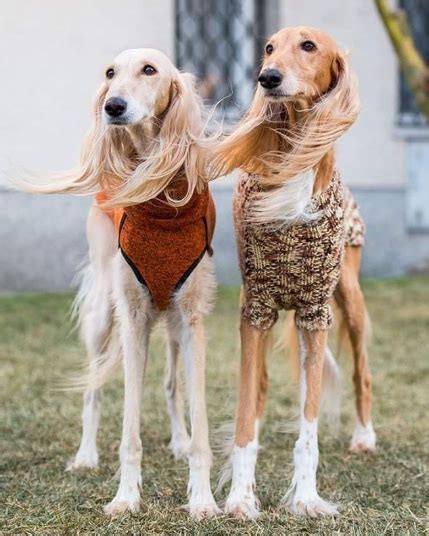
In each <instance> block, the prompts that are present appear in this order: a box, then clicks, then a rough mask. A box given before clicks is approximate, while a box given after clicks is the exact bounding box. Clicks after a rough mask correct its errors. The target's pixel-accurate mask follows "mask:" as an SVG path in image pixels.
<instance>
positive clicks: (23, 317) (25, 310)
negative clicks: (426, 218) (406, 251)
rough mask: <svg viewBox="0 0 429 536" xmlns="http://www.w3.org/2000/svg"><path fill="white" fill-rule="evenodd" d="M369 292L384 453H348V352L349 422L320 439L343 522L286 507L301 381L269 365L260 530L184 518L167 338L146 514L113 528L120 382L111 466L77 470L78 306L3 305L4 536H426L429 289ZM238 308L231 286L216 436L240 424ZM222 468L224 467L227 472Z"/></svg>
mask: <svg viewBox="0 0 429 536" xmlns="http://www.w3.org/2000/svg"><path fill="white" fill-rule="evenodd" d="M365 292H366V295H367V299H368V307H369V310H370V314H371V317H372V322H373V331H374V335H373V338H372V343H371V367H372V371H373V380H374V399H375V407H374V423H375V427H376V430H377V432H378V439H379V447H378V451H377V453H376V454H374V455H369V456H364V457H357V456H355V455H351V454H349V453H348V452H347V447H348V442H349V439H350V434H351V431H352V428H353V421H354V413H353V401H352V385H351V363H350V361H351V360H350V359H349V358H348V357H347V356H344V357H343V358H342V359H341V361H342V363H341V365H342V368H343V370H344V378H345V382H344V383H345V393H344V407H343V415H342V423H341V424H342V426H341V428H340V431H339V433H338V435H337V436H334V435H333V434H332V433H330V432H329V430H327V428H326V427H324V426H322V429H321V434H320V466H319V488H320V492H321V495H322V496H323V497H325V498H328V499H330V500H333V501H336V502H338V503H339V504H340V505H341V513H342V515H341V516H340V517H339V518H337V519H335V520H333V519H323V520H319V521H314V520H306V519H301V518H296V517H294V516H292V515H291V514H289V513H287V512H280V511H278V510H277V505H278V502H279V500H280V498H281V497H282V495H283V494H284V492H285V490H286V488H287V486H288V483H289V480H290V477H291V471H292V468H291V459H292V449H293V444H294V439H295V437H294V434H292V435H290V434H286V433H284V432H281V428H282V425H285V424H286V423H287V422H288V421H289V420H290V418H291V416H292V415H293V414H294V411H295V409H294V408H295V407H296V391H297V389H296V386H294V385H292V384H291V383H290V382H289V381H288V368H287V362H286V359H284V357H283V355H282V352H280V351H276V352H274V353H273V355H272V356H270V360H269V373H270V392H269V401H268V405H267V412H266V420H265V424H264V427H263V431H262V438H261V442H262V445H263V447H264V448H263V449H262V450H261V452H260V456H259V462H258V470H257V481H258V495H259V497H260V499H261V503H262V512H263V513H262V515H261V517H260V519H258V521H257V522H254V523H244V522H237V521H234V520H231V519H227V518H224V517H220V518H217V519H215V520H211V521H206V522H202V523H200V524H197V523H194V522H192V521H191V520H189V518H188V517H187V514H186V513H185V512H184V511H183V510H182V509H181V505H182V504H183V503H184V502H185V491H186V482H187V468H186V465H185V464H184V463H179V464H176V463H175V462H174V461H173V459H172V456H171V455H170V453H169V451H168V449H167V444H168V441H169V430H168V422H167V415H166V410H165V404H164V402H163V389H162V374H163V368H164V348H163V343H162V337H161V336H160V335H159V334H158V335H156V336H155V337H154V341H153V342H154V344H153V345H152V350H151V355H150V361H149V366H148V371H147V377H146V383H145V391H144V401H143V417H142V420H143V425H142V439H143V449H144V451H143V463H142V472H143V501H142V510H141V512H140V513H139V514H136V515H126V516H124V517H121V518H117V519H114V520H111V519H108V518H106V517H105V516H104V515H103V514H102V506H103V505H104V504H105V503H107V502H108V501H109V500H110V499H111V498H112V497H113V495H114V492H115V490H116V485H117V482H116V481H115V479H114V478H113V475H114V474H115V472H116V470H117V468H118V459H117V456H118V445H119V440H120V431H121V411H122V388H121V381H120V377H118V379H115V380H114V381H113V382H112V383H111V384H110V385H109V386H108V387H107V389H106V391H105V396H104V400H103V414H102V415H103V416H102V423H101V433H100V441H99V447H100V454H101V464H100V469H99V470H97V471H92V472H80V473H77V474H69V473H65V472H64V466H65V462H66V461H67V459H68V458H70V457H71V455H72V454H73V452H74V451H75V449H76V447H77V444H78V440H79V433H80V423H79V415H80V411H81V397H80V395H79V394H78V393H74V392H64V391H61V390H59V389H58V386H59V385H60V384H62V383H64V380H65V379H66V378H67V377H68V376H70V375H71V374H73V373H74V372H75V371H76V370H77V369H78V367H79V365H80V363H81V361H82V354H83V350H82V348H81V346H80V345H79V343H78V342H77V337H76V334H75V333H73V332H70V323H69V321H68V318H67V312H68V308H69V306H70V302H71V296H70V295H40V294H39V295H25V296H18V297H2V298H0V356H1V360H2V370H3V374H2V379H1V385H0V394H1V398H2V400H1V404H2V406H1V407H2V411H3V416H2V418H1V421H0V423H1V430H0V432H1V435H0V438H1V445H0V446H1V452H2V461H1V463H2V467H1V483H0V492H1V495H2V498H1V504H2V509H1V512H0V515H1V520H0V523H1V525H0V532H1V534H14V535H21V534H38V535H39V534H50V535H51V534H54V535H55V534H73V535H75V534H97V535H98V534H109V535H110V534H186V535H187V534H210V535H221V534H230V533H231V534H329V535H330V534H356V535H361V534H362V535H364V534H373V535H379V534H395V535H397V534H401V535H402V534H422V533H423V532H424V530H425V527H426V525H425V518H424V508H425V505H427V500H428V481H427V476H426V473H425V467H424V461H425V458H427V454H428V452H427V451H425V445H427V413H426V411H425V410H426V409H427V404H428V383H427V378H428V361H427V357H428V348H429V280H428V279H424V278H411V279H402V280H390V281H367V282H366V283H365ZM237 300H238V292H237V290H236V289H222V290H221V291H220V293H219V297H218V301H217V306H216V309H215V311H214V313H213V314H212V315H211V317H210V319H209V321H208V334H209V344H208V370H207V381H208V389H207V390H208V408H209V418H210V424H211V429H212V430H214V429H216V428H217V427H218V426H219V425H220V424H221V423H223V422H225V421H228V420H231V416H232V415H233V411H234V401H235V396H236V385H237V372H238V340H237V323H238V314H237ZM425 435H426V438H425ZM425 439H426V442H425ZM219 465H220V460H218V459H216V463H215V467H214V471H213V473H214V475H216V472H217V470H218V469H219ZM223 498H224V494H223V495H222V497H221V499H223Z"/></svg>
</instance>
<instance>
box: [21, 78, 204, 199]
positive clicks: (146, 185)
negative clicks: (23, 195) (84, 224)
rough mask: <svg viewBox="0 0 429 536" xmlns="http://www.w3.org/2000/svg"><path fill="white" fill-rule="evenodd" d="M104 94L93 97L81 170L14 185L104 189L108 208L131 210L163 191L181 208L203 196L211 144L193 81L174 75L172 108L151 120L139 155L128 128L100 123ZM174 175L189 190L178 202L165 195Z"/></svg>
mask: <svg viewBox="0 0 429 536" xmlns="http://www.w3.org/2000/svg"><path fill="white" fill-rule="evenodd" d="M106 91H107V88H106V86H105V85H104V84H103V85H102V86H101V88H100V89H99V91H98V92H97V95H96V98H95V103H94V107H93V122H92V125H91V128H90V130H89V132H88V134H87V135H86V137H85V140H84V143H83V146H82V154H81V165H80V167H79V168H78V169H77V170H72V171H68V172H65V173H60V174H57V175H50V177H49V182H46V183H41V182H40V180H39V179H37V180H33V179H28V180H23V179H19V180H14V181H13V186H14V187H17V188H19V189H20V190H24V191H28V192H32V193H71V194H77V195H87V194H93V193H96V192H98V191H100V190H104V191H106V192H107V193H109V195H111V196H112V199H111V200H110V201H109V202H108V203H106V207H119V206H121V207H122V206H130V205H135V204H138V203H142V202H145V201H149V200H150V199H153V198H155V197H156V196H158V195H159V194H160V193H161V192H163V191H165V193H166V198H167V201H168V202H169V203H170V204H172V205H174V206H182V205H185V204H186V203H187V202H188V201H189V200H190V198H191V197H192V195H193V193H194V191H195V190H197V191H201V190H202V189H203V187H204V184H205V183H206V182H207V174H206V162H207V151H208V148H209V145H210V143H209V140H207V139H206V138H205V135H204V130H205V128H204V127H205V125H204V123H203V119H202V101H201V99H200V97H199V96H198V94H197V90H196V87H195V83H194V78H193V76H192V75H190V74H183V73H180V72H179V71H176V75H175V76H174V77H173V80H172V86H171V99H170V103H169V105H168V107H167V110H166V111H165V112H164V113H163V114H162V116H161V117H159V118H155V119H154V120H153V125H152V126H153V129H152V130H153V132H152V137H151V138H150V139H149V140H148V141H147V147H146V150H145V154H143V155H142V154H137V151H136V149H135V146H134V144H133V142H132V138H131V136H130V134H129V132H128V130H127V129H126V128H122V127H121V128H115V127H114V128H111V127H110V128H109V127H107V126H106V125H104V124H103V122H102V117H101V116H102V110H103V104H104V99H105V95H106ZM149 130H150V129H149ZM142 135H143V134H142ZM145 135H146V134H145ZM178 176H182V177H184V178H186V180H187V191H186V193H185V195H184V196H183V197H181V198H180V199H178V198H176V197H175V196H174V193H171V194H170V193H169V192H168V186H169V185H170V183H171V181H172V180H173V179H174V178H175V177H178ZM172 192H173V190H172Z"/></svg>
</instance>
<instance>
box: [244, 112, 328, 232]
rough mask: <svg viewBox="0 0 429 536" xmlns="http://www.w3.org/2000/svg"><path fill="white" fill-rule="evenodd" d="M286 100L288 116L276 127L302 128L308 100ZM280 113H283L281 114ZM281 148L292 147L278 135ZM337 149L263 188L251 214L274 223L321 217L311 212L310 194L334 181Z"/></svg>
mask: <svg viewBox="0 0 429 536" xmlns="http://www.w3.org/2000/svg"><path fill="white" fill-rule="evenodd" d="M301 104H302V105H301V106H300V103H296V102H294V103H290V104H289V103H286V105H285V107H286V111H287V113H286V114H285V117H283V118H282V119H283V121H280V122H278V123H277V125H276V128H277V129H279V131H280V132H281V130H283V132H285V133H286V132H287V131H288V130H291V131H292V130H293V129H295V128H299V122H300V121H302V120H303V119H304V115H305V113H306V112H305V111H301V110H300V108H302V109H306V108H308V106H309V105H310V104H309V103H301ZM279 116H280V117H281V115H280V114H279ZM278 144H279V147H278V149H279V150H280V151H281V152H284V153H285V154H287V153H288V152H289V151H290V150H291V149H292V148H291V146H289V145H288V144H287V143H286V142H285V140H284V139H283V138H282V137H281V136H280V135H279V138H278ZM334 164H335V159H334V151H333V150H332V149H331V150H330V151H328V152H327V153H326V154H325V155H324V156H323V158H322V159H321V160H320V162H319V163H318V165H317V166H315V167H314V168H312V169H309V170H307V171H306V172H304V173H301V174H299V175H297V176H296V177H293V178H291V179H288V180H285V181H284V183H283V184H280V185H278V186H276V187H273V188H268V189H267V190H265V191H264V195H263V196H258V197H257V198H256V199H255V200H254V202H253V210H252V217H253V218H254V220H255V221H256V222H258V223H265V224H267V223H271V224H274V225H275V226H280V227H288V226H289V225H292V224H293V223H298V222H301V223H305V222H311V221H314V220H315V219H317V218H318V215H317V214H314V213H311V212H309V206H310V202H311V198H312V196H313V195H315V194H319V193H322V192H324V191H325V190H326V189H327V188H328V187H329V184H330V182H331V179H332V176H333V172H334Z"/></svg>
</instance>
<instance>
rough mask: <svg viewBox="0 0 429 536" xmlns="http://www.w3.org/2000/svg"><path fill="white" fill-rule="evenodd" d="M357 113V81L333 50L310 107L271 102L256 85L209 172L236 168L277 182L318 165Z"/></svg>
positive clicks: (267, 180)
mask: <svg viewBox="0 0 429 536" xmlns="http://www.w3.org/2000/svg"><path fill="white" fill-rule="evenodd" d="M358 113H359V98H358V94H357V83H356V79H355V77H354V76H353V75H352V73H351V72H350V70H349V66H348V63H347V61H346V59H345V57H344V56H343V55H342V54H341V53H338V54H337V56H336V58H335V59H334V61H333V63H332V82H331V87H330V88H329V89H328V91H327V92H326V93H325V94H323V95H321V96H319V97H318V98H316V100H315V101H314V102H313V103H312V104H311V105H310V106H309V105H308V102H304V101H303V102H302V103H301V102H299V103H290V104H289V103H285V104H282V103H278V104H277V103H270V102H269V101H268V99H266V98H264V96H263V95H262V94H261V93H260V90H259V88H258V89H257V90H256V94H255V97H254V100H253V103H252V106H251V108H250V110H249V112H248V113H247V114H246V115H245V117H244V118H243V119H242V121H241V122H240V123H239V124H238V127H237V129H236V130H235V132H234V133H233V134H232V135H231V136H229V137H228V138H226V139H225V140H224V141H223V142H222V143H221V144H220V146H219V148H218V150H216V152H215V157H214V162H213V173H214V174H215V175H216V176H219V175H224V174H227V173H230V172H231V171H232V170H233V169H235V168H241V169H243V170H244V171H247V172H248V173H255V174H258V175H260V178H261V180H263V181H264V182H265V183H267V184H272V185H276V184H282V183H284V181H285V180H287V179H290V178H292V177H295V176H297V175H300V174H302V173H305V172H306V171H308V170H311V169H313V168H315V167H317V165H318V164H319V162H320V161H321V159H322V158H323V156H324V155H325V154H326V153H327V152H328V151H329V150H330V149H332V147H333V145H334V144H335V142H336V141H337V140H338V138H339V137H340V136H341V135H342V134H343V133H344V132H345V131H346V130H347V129H348V128H349V127H350V126H351V125H352V124H353V123H354V122H355V120H356V118H357V115H358Z"/></svg>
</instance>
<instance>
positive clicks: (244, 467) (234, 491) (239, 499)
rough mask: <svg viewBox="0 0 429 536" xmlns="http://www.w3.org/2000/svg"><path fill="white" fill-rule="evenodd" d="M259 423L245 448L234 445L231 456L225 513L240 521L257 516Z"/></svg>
mask: <svg viewBox="0 0 429 536" xmlns="http://www.w3.org/2000/svg"><path fill="white" fill-rule="evenodd" d="M258 436H259V421H258V420H257V421H256V422H255V436H254V439H253V440H252V441H250V442H249V443H248V444H247V445H246V446H245V447H239V446H237V445H234V447H233V450H232V454H231V466H232V483H231V490H230V492H229V495H228V499H227V501H226V504H225V513H226V514H232V515H234V516H235V517H238V518H242V519H256V518H257V517H258V515H259V510H258V499H257V497H256V496H255V487H256V480H255V468H256V459H257V456H258V449H259V440H258Z"/></svg>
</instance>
